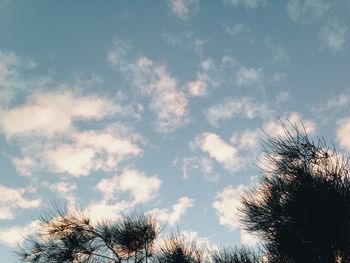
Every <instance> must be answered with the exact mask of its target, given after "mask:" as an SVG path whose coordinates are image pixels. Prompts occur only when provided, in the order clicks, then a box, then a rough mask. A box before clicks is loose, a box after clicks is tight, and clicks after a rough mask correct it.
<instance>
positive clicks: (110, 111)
mask: <svg viewBox="0 0 350 263" xmlns="http://www.w3.org/2000/svg"><path fill="white" fill-rule="evenodd" d="M349 12H350V2H349V1H346V0H339V1H326V0H288V1H272V0H221V1H219V0H218V1H200V0H169V1H165V0H164V1H98V2H97V1H92V0H91V1H90V0H88V1H68V0H64V1H40V0H38V1H17V0H0V169H1V173H0V193H1V198H0V228H1V231H0V255H1V258H2V259H3V260H5V261H3V262H15V260H14V258H13V254H12V251H13V249H14V248H15V247H16V244H18V243H21V242H23V240H24V237H25V236H26V235H28V234H30V233H32V232H33V231H35V229H37V221H36V220H35V219H36V218H37V217H38V216H39V215H40V213H42V211H44V210H45V208H47V207H48V206H49V205H50V203H52V202H53V201H55V200H59V201H61V202H62V203H67V204H68V206H69V207H82V209H83V210H84V211H85V212H86V213H88V214H89V215H90V216H91V217H92V218H93V219H94V220H95V222H97V221H98V220H99V219H105V218H111V219H116V218H117V217H118V215H120V213H121V212H125V211H133V210H134V209H140V208H142V209H143V210H144V211H147V212H148V213H152V214H155V215H156V216H157V217H158V218H159V219H160V220H161V221H162V222H166V223H167V225H168V226H169V227H176V226H178V227H179V229H180V231H184V232H185V233H187V234H188V235H189V236H190V237H191V238H192V239H194V240H197V241H199V242H213V243H219V244H222V245H227V244H232V245H235V244H237V245H239V244H246V245H254V244H255V243H256V241H257V239H256V237H254V236H251V235H249V234H247V233H245V232H244V231H242V230H241V225H240V224H239V221H238V217H237V213H236V212H237V208H238V207H239V201H238V200H239V197H240V195H241V193H242V192H243V191H244V190H245V189H246V188H247V187H250V186H253V185H255V184H256V182H257V180H258V177H259V175H260V172H259V170H258V169H257V168H256V167H255V164H256V160H257V158H259V156H261V149H260V142H261V141H260V140H261V139H263V138H264V136H265V135H264V133H263V132H262V130H265V132H267V133H268V134H275V133H278V132H279V131H280V129H281V127H280V125H279V123H278V118H281V119H282V120H285V119H289V120H290V121H291V122H293V123H294V122H296V123H299V122H300V121H301V120H302V121H303V123H304V125H305V129H306V130H307V131H308V133H309V134H310V135H312V136H323V137H324V138H325V139H326V140H327V141H333V142H334V144H335V146H336V147H337V148H338V149H339V151H340V152H342V153H345V154H347V153H349V151H350V137H349V133H350V114H349V108H350V105H349V103H350V74H349V68H350V57H349V27H350V16H349Z"/></svg>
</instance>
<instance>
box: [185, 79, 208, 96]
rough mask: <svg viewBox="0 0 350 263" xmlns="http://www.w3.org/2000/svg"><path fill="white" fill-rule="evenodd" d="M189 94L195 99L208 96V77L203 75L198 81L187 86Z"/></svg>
mask: <svg viewBox="0 0 350 263" xmlns="http://www.w3.org/2000/svg"><path fill="white" fill-rule="evenodd" d="M187 88H188V92H189V94H190V95H191V96H193V97H200V96H204V95H206V92H207V76H206V75H204V74H202V75H199V76H198V79H197V80H195V81H191V82H189V83H188V84H187Z"/></svg>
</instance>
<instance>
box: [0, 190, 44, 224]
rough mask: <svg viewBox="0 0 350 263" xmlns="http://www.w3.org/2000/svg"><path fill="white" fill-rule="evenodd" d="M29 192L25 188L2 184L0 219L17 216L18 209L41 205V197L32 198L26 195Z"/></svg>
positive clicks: (9, 218) (0, 191)
mask: <svg viewBox="0 0 350 263" xmlns="http://www.w3.org/2000/svg"><path fill="white" fill-rule="evenodd" d="M26 192H28V191H27V190H26V189H24V188H11V187H6V186H4V185H0V193H1V199H0V220H11V219H14V218H15V212H16V210H18V209H30V208H37V207H39V206H40V205H41V199H35V198H34V199H30V198H26V197H25V196H24V195H25V194H26Z"/></svg>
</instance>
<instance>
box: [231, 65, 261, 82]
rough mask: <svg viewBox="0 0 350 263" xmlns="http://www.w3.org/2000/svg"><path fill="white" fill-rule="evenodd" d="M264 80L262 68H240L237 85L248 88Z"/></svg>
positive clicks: (236, 79)
mask: <svg viewBox="0 0 350 263" xmlns="http://www.w3.org/2000/svg"><path fill="white" fill-rule="evenodd" d="M263 78H264V73H263V70H262V68H246V67H240V68H239V69H238V72H237V73H236V77H235V83H236V85H238V86H248V85H252V84H256V83H260V82H261V81H262V80H263Z"/></svg>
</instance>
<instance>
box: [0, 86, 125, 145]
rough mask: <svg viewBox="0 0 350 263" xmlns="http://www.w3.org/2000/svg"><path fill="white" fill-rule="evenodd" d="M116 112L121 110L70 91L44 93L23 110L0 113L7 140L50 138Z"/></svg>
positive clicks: (101, 100)
mask: <svg viewBox="0 0 350 263" xmlns="http://www.w3.org/2000/svg"><path fill="white" fill-rule="evenodd" d="M115 112H122V108H121V107H119V106H117V105H114V104H112V102H111V101H108V100H107V99H102V98H99V97H96V96H79V95H77V94H74V93H73V92H72V91H69V90H59V91H41V92H35V93H34V94H32V95H31V96H30V97H29V98H28V99H27V101H26V102H25V103H24V104H23V105H21V106H18V107H13V108H9V109H2V110H1V109H0V120H1V130H2V132H3V133H4V134H5V135H6V137H7V138H8V139H11V138H12V137H14V136H17V135H18V136H20V135H31V134H36V135H42V136H47V137H51V136H54V135H55V134H57V133H64V132H67V131H69V130H70V129H72V124H73V122H74V121H78V120H85V121H88V120H100V119H102V118H103V117H105V116H106V115H107V114H112V113H115ZM57 120H59V121H57Z"/></svg>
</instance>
